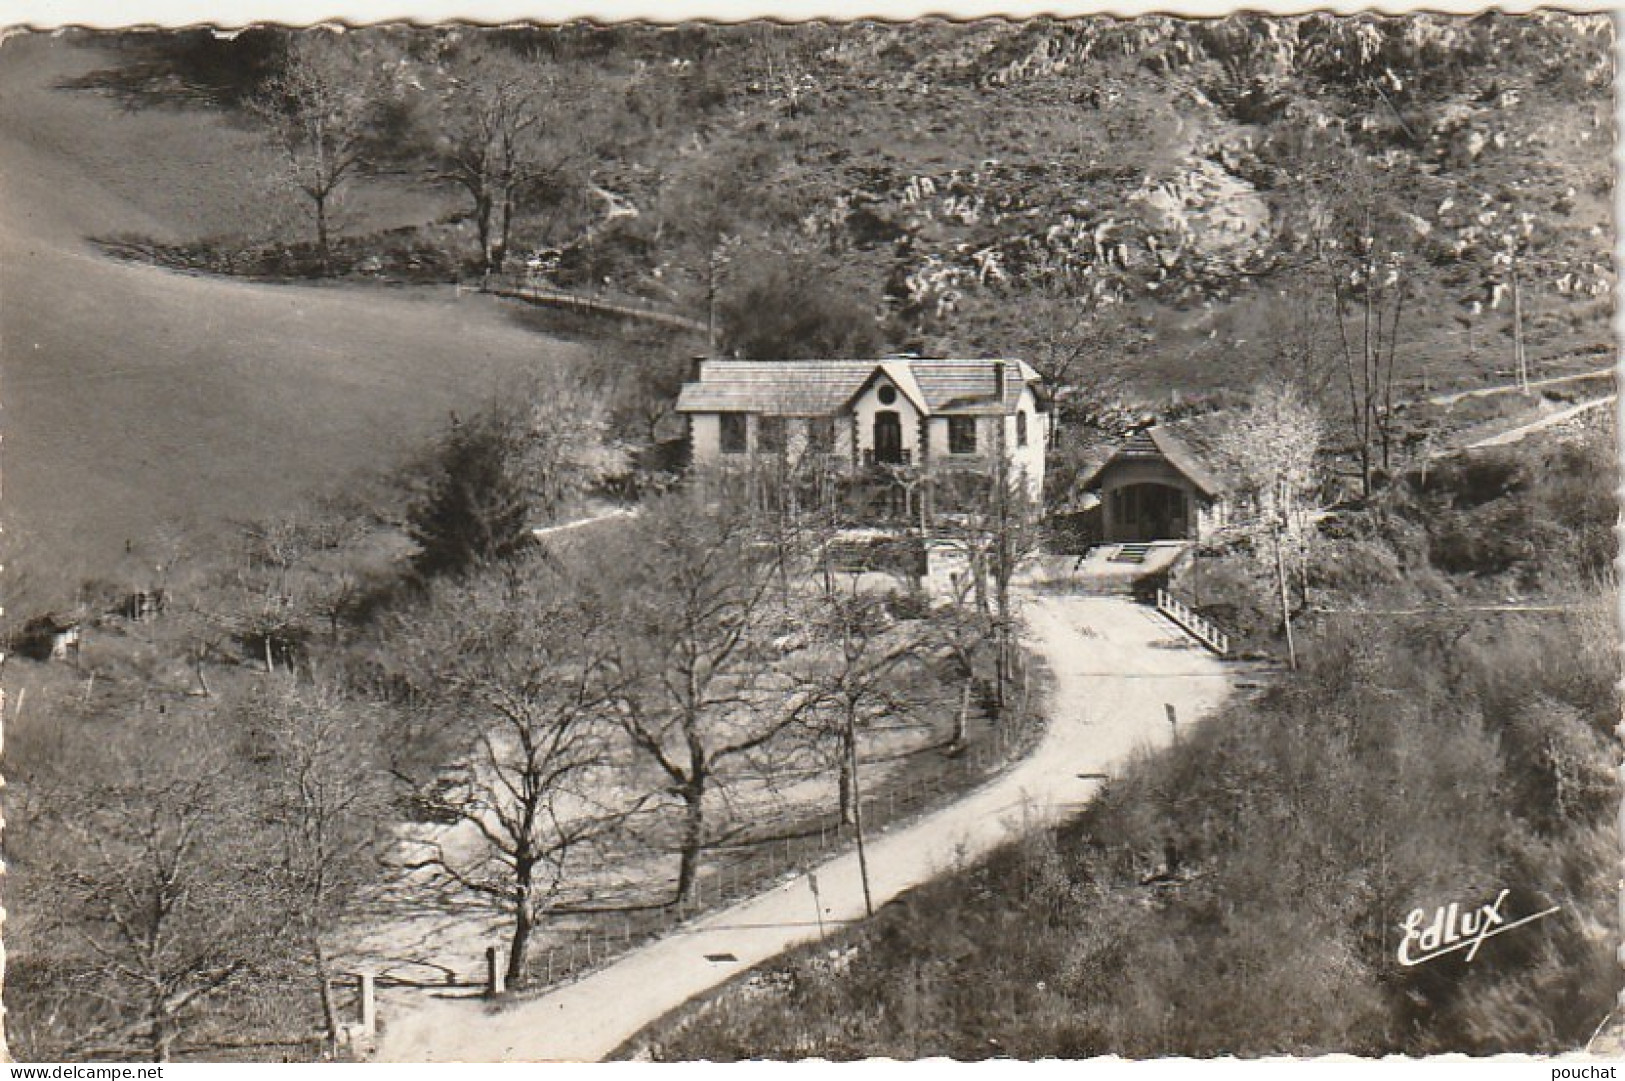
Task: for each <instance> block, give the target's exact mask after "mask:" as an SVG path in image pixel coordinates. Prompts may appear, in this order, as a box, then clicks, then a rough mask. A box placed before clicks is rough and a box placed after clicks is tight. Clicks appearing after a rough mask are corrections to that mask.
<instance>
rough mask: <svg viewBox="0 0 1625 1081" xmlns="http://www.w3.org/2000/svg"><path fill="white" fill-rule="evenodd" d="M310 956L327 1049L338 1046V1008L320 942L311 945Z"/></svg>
mask: <svg viewBox="0 0 1625 1081" xmlns="http://www.w3.org/2000/svg"><path fill="white" fill-rule="evenodd" d="M310 956H311V960H312V962H314V964H315V966H316V991H317V994H319V995H320V996H321V1001H322V1024H323V1025H324V1026H325V1027H326V1028H327V1049H328V1053H329V1054H331V1053H332V1051H333V1049H334V1048H336V1047H338V1045H339V1008H338V1004H337V1003H336V1002H334V1001H333V974H332V973H331V972H329V971H328V968H327V951H326V950H324V949H322V944H321V942H320V941H316V942H312V943H311V950H310Z"/></svg>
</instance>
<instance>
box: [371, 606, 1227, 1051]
mask: <svg viewBox="0 0 1625 1081" xmlns="http://www.w3.org/2000/svg"><path fill="white" fill-rule="evenodd" d="M1025 617H1026V620H1027V623H1028V626H1029V628H1030V636H1031V640H1032V642H1033V644H1034V645H1035V646H1036V647H1037V648H1038V649H1039V650H1040V651H1041V652H1042V654H1043V656H1044V658H1045V660H1046V662H1047V663H1048V665H1049V666H1050V668H1051V670H1052V671H1053V673H1054V677H1055V685H1054V700H1053V701H1052V702H1051V703H1050V710H1051V712H1050V724H1049V728H1048V730H1047V732H1046V734H1045V736H1044V739H1043V740H1042V742H1041V743H1040V744H1039V746H1038V747H1037V748H1036V749H1035V750H1034V752H1033V753H1032V755H1031V756H1030V757H1029V758H1027V759H1025V760H1024V761H1022V762H1021V763H1020V764H1018V765H1017V766H1015V767H1014V768H1012V769H1010V770H1009V771H1008V772H1006V773H1005V774H1003V775H1001V776H999V777H997V778H995V779H994V780H992V781H990V782H989V783H988V784H986V785H984V786H983V787H981V788H980V789H978V790H976V791H975V792H972V793H971V794H969V795H968V796H966V797H965V798H964V799H962V800H960V801H958V802H957V803H954V804H953V805H951V806H949V807H947V808H944V809H943V810H941V811H938V812H936V813H934V814H931V815H929V816H927V817H925V818H923V819H921V820H920V821H918V822H915V823H913V824H911V825H909V826H906V827H903V828H901V829H897V830H895V831H893V832H891V833H888V834H884V835H882V836H880V837H878V838H876V839H875V840H874V841H873V843H872V844H871V845H870V846H869V865H870V872H871V880H872V884H873V888H874V895H875V903H876V904H877V905H879V904H884V903H885V902H887V901H889V900H891V899H892V898H893V897H895V896H897V895H898V894H899V893H901V892H902V891H904V890H906V889H908V888H910V887H912V886H915V885H918V884H920V883H922V882H925V881H926V880H928V879H929V878H931V877H933V876H935V875H937V874H940V873H942V872H944V871H947V870H950V869H952V868H953V867H954V866H955V865H956V864H957V863H960V862H962V861H964V860H966V859H971V858H974V857H975V856H977V855H978V854H980V853H983V852H986V851H988V850H989V849H991V848H993V847H994V846H995V845H997V844H998V843H999V842H1001V841H1003V840H1005V839H1007V838H1009V837H1011V836H1012V835H1013V834H1014V833H1015V832H1016V831H1018V830H1019V829H1020V828H1021V827H1022V825H1023V823H1024V821H1025V822H1026V823H1028V824H1030V823H1031V822H1032V819H1033V817H1034V816H1039V817H1048V816H1053V815H1055V814H1057V813H1059V812H1062V811H1065V810H1066V809H1068V808H1073V807H1076V806H1078V805H1080V804H1082V803H1084V802H1086V801H1087V800H1089V799H1090V798H1091V797H1092V796H1093V795H1094V793H1095V791H1096V790H1097V788H1098V786H1099V784H1100V780H1099V775H1100V774H1103V773H1107V772H1109V771H1111V770H1113V769H1115V768H1118V767H1120V766H1121V765H1122V763H1123V762H1124V761H1125V760H1126V759H1128V758H1129V757H1130V756H1131V755H1132V754H1133V753H1134V751H1135V750H1136V749H1138V748H1142V747H1154V746H1158V745H1161V744H1162V743H1164V742H1166V741H1167V740H1168V739H1169V738H1170V734H1171V733H1170V729H1169V725H1168V721H1167V716H1166V711H1165V707H1166V706H1167V705H1170V704H1171V705H1173V706H1174V707H1175V708H1176V710H1177V711H1178V716H1179V718H1180V719H1181V721H1182V722H1183V723H1189V722H1190V721H1191V720H1194V719H1195V718H1197V717H1199V716H1201V715H1202V714H1203V713H1205V712H1207V711H1208V710H1210V709H1212V708H1213V707H1214V706H1215V705H1217V704H1218V703H1219V702H1220V701H1221V700H1222V699H1223V697H1224V696H1225V694H1226V693H1227V691H1228V689H1229V686H1230V679H1231V675H1232V671H1233V669H1230V668H1228V667H1227V666H1226V665H1224V664H1222V663H1221V662H1219V661H1218V660H1217V659H1216V658H1214V657H1213V656H1212V655H1211V654H1209V653H1207V652H1206V651H1204V650H1202V649H1201V648H1200V647H1198V646H1196V645H1195V644H1194V643H1192V642H1191V641H1190V640H1189V639H1188V638H1186V637H1184V635H1183V634H1181V632H1179V631H1178V630H1177V629H1176V628H1175V627H1174V626H1173V624H1171V623H1169V622H1168V621H1167V620H1166V619H1165V618H1163V617H1162V616H1161V615H1159V614H1158V613H1157V612H1156V611H1154V610H1152V609H1150V608H1146V607H1144V606H1141V605H1137V604H1134V603H1133V602H1131V601H1129V600H1126V599H1122V598H1117V597H1061V596H1047V597H1036V596H1035V597H1029V598H1028V599H1027V600H1026V603H1025ZM814 874H815V875H816V877H817V880H818V885H819V896H820V898H821V900H822V909H823V911H822V922H823V925H824V926H825V927H834V926H838V925H839V924H841V923H842V922H845V921H850V920H854V919H858V918H861V917H862V915H863V894H862V888H861V885H860V882H859V878H858V867H857V857H856V856H855V855H852V854H848V855H845V856H842V857H839V858H836V859H834V860H831V861H830V862H828V863H826V864H824V865H823V866H820V867H818V868H817V869H816V870H815V872H814ZM819 916H820V913H819V912H818V911H817V909H815V907H814V900H813V894H812V891H811V888H810V883H809V880H808V876H806V875H798V876H796V877H795V878H793V879H789V880H787V881H785V882H783V883H782V884H780V885H779V886H777V887H775V888H774V889H771V890H769V891H767V892H765V893H762V894H759V895H758V896H756V897H755V898H752V899H750V900H748V901H744V902H741V903H739V904H737V905H734V906H733V907H731V908H729V909H726V910H724V911H721V912H718V913H714V914H712V915H711V916H709V917H707V918H705V919H702V920H699V921H697V922H696V923H694V924H692V925H690V926H688V927H685V928H682V929H680V930H678V931H677V932H674V933H673V934H672V935H670V936H668V937H667V938H665V939H663V940H661V941H659V942H655V943H652V944H650V945H649V946H646V947H644V948H642V949H639V950H636V951H634V952H633V953H631V954H628V955H626V956H625V957H623V958H621V959H620V960H618V961H616V962H614V963H612V964H611V965H609V966H608V967H606V968H604V969H601V970H600V971H598V972H596V973H594V974H593V975H591V976H589V977H587V978H586V979H584V980H582V981H580V982H579V983H575V984H571V985H568V986H566V987H563V988H560V989H558V990H556V991H553V992H551V993H549V994H546V995H544V996H542V997H540V998H536V999H532V1000H530V1001H527V1002H523V1003H520V1004H518V1005H515V1006H512V1007H510V1008H508V1009H505V1010H503V1011H501V1012H497V1013H490V1012H488V1011H487V1009H486V1007H485V1005H484V1004H483V1003H482V1002H480V1001H477V1000H476V1001H470V1000H461V1001H458V1000H449V999H443V1000H429V1001H426V1002H425V1003H424V1004H423V1006H422V1008H420V1009H418V1010H417V1011H416V1012H413V1013H410V1014H407V1015H405V1016H398V1017H386V1018H385V1019H384V1022H385V1026H386V1028H385V1031H384V1034H383V1038H382V1042H381V1046H380V1048H379V1053H378V1058H379V1059H381V1060H383V1061H395V1062H408V1061H418V1062H422V1061H433V1062H451V1061H468V1062H490V1061H596V1060H598V1059H602V1058H603V1057H604V1056H606V1055H608V1054H609V1053H610V1052H612V1051H613V1050H614V1049H615V1048H616V1047H618V1046H619V1045H620V1044H621V1043H623V1042H624V1041H625V1040H627V1039H628V1038H630V1037H631V1036H632V1035H634V1034H635V1033H637V1032H638V1031H639V1030H640V1029H642V1028H643V1027H644V1026H645V1025H647V1024H648V1023H650V1022H652V1021H654V1020H656V1019H658V1018H659V1017H661V1016H663V1015H665V1014H666V1013H667V1012H669V1011H670V1010H672V1009H674V1008H675V1007H677V1006H679V1005H681V1004H682V1003H684V1002H685V1001H687V1000H688V999H690V998H692V997H693V996H695V995H697V994H700V993H702V992H704V991H706V990H709V989H710V988H712V987H715V986H716V985H717V984H719V983H721V982H723V981H724V980H726V979H727V978H728V977H730V976H732V975H734V974H736V973H738V972H740V971H743V970H744V969H746V968H749V967H750V966H752V965H755V964H758V963H760V962H762V961H764V960H766V959H768V958H770V957H772V956H774V955H775V954H778V953H780V952H782V951H784V950H785V949H788V948H789V947H791V946H793V945H796V944H798V943H801V942H805V941H808V940H811V939H813V938H816V937H817V935H818V934H819ZM708 956H709V957H716V958H724V959H723V960H711V959H708Z"/></svg>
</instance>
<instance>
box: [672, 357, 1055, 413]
mask: <svg viewBox="0 0 1625 1081" xmlns="http://www.w3.org/2000/svg"><path fill="white" fill-rule="evenodd" d="M995 363H996V362H995V361H993V360H916V359H891V360H779V361H758V360H708V361H705V362H704V363H703V364H702V365H701V367H700V378H699V380H698V381H697V382H692V383H685V384H684V385H683V390H682V393H681V394H680V395H679V396H678V398H677V411H678V412H679V413H718V412H744V413H762V414H767V415H770V416H789V417H816V416H828V415H829V414H832V413H837V412H839V411H840V410H841V408H842V407H843V406H845V405H846V404H847V402H849V401H851V400H852V398H853V397H854V396H855V395H856V394H857V393H858V392H859V391H861V390H862V389H863V388H864V386H865V385H866V384H867V383H868V382H869V380H870V377H871V376H873V375H874V374H875V373H876V372H877V371H881V372H884V373H885V374H886V375H887V376H888V377H889V378H890V379H891V381H892V382H893V383H895V384H896V385H897V388H898V390H900V391H901V392H902V393H903V395H904V396H905V397H907V398H909V399H910V400H911V401H913V402H914V404H915V405H916V406H917V407H919V408H920V410H921V411H922V412H924V413H926V414H928V415H950V414H961V415H964V414H991V413H998V412H1001V411H1002V412H1005V413H1013V412H1015V410H1016V407H1017V406H1018V405H1019V404H1020V401H1021V388H1022V386H1023V384H1025V383H1036V382H1037V381H1038V373H1037V372H1035V371H1033V369H1032V368H1031V366H1029V365H1028V364H1027V363H1026V362H1025V361H1020V360H1009V361H1005V362H1004V363H1005V365H1006V368H1005V389H1004V401H1003V402H1002V403H1000V402H997V401H995V400H994V398H993V391H994V383H995V379H994V364H995Z"/></svg>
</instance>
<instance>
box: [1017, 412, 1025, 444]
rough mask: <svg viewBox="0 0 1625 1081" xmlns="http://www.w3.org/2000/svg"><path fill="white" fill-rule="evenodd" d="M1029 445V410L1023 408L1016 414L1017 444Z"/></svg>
mask: <svg viewBox="0 0 1625 1081" xmlns="http://www.w3.org/2000/svg"><path fill="white" fill-rule="evenodd" d="M1026 445H1027V411H1026V410H1025V409H1023V410H1021V411H1020V412H1018V413H1017V414H1016V446H1018V447H1025V446H1026Z"/></svg>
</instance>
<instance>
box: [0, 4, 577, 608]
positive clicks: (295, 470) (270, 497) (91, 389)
mask: <svg viewBox="0 0 1625 1081" xmlns="http://www.w3.org/2000/svg"><path fill="white" fill-rule="evenodd" d="M113 59H114V57H113V56H112V55H110V54H107V53H105V52H103V51H101V50H92V49H86V48H82V47H79V46H75V45H73V44H71V43H69V42H68V41H66V40H60V39H51V38H47V37H43V36H24V37H18V38H13V39H10V40H7V41H6V42H5V43H4V44H3V45H0V203H3V205H4V206H5V214H4V217H3V218H0V363H3V366H4V370H3V374H4V381H3V384H0V391H3V393H4V404H5V443H4V454H5V457H4V471H5V497H4V499H5V501H4V518H5V527H6V540H7V544H8V546H10V548H11V555H12V560H10V561H9V562H13V563H14V565H15V564H20V565H21V569H23V570H24V571H25V572H26V573H30V574H32V575H33V576H35V577H45V576H49V577H51V578H53V579H55V581H53V583H52V585H53V586H54V587H58V588H59V587H60V586H61V585H62V584H63V583H64V582H65V583H67V584H69V585H72V584H77V582H78V581H79V580H80V579H81V578H82V577H83V576H85V575H89V574H101V575H107V574H109V573H110V572H111V568H112V564H113V563H114V562H115V561H116V560H118V559H119V558H120V557H121V556H122V555H123V552H124V546H125V542H126V541H133V542H135V544H136V545H137V546H140V545H141V544H143V543H144V542H146V541H148V540H149V539H151V537H152V535H153V533H154V532H155V531H156V530H159V529H160V528H169V527H180V528H182V529H184V530H186V531H187V532H188V534H189V535H190V536H192V537H193V538H195V541H196V542H197V543H205V542H207V540H209V539H211V538H212V537H217V536H218V535H219V534H220V533H221V532H223V531H224V530H226V529H228V528H230V523H231V522H232V521H234V520H240V519H252V518H259V517H270V516H275V515H278V514H281V513H286V512H288V511H290V510H292V509H294V508H295V507H297V506H298V505H299V503H300V502H302V501H303V500H305V499H306V498H308V497H309V496H310V495H311V494H312V493H314V492H317V491H321V490H324V489H335V488H340V487H342V486H343V485H344V484H345V482H346V481H347V480H349V479H351V478H354V477H355V476H357V475H360V474H365V473H367V472H369V471H373V470H378V469H381V468H385V467H389V466H392V465H394V464H395V463H396V462H397V461H398V460H399V459H400V458H401V457H402V456H403V455H404V454H406V453H408V452H409V451H411V450H412V449H415V448H416V447H418V446H420V445H422V443H423V442H424V441H425V439H426V438H427V437H428V436H429V435H430V434H431V433H433V432H434V431H435V430H436V429H438V428H439V426H440V425H442V424H443V423H444V422H445V419H446V417H447V414H448V411H450V410H452V409H465V410H466V409H469V408H471V407H474V406H476V405H477V404H478V403H479V402H481V401H482V400H484V399H485V398H487V397H489V396H491V395H492V394H494V393H496V392H497V391H498V390H500V389H502V388H505V387H509V386H512V385H513V384H514V383H515V382H516V381H517V380H518V379H520V378H522V377H523V375H524V373H526V372H528V371H530V370H533V369H535V368H536V367H538V366H543V365H552V364H557V363H560V362H562V361H564V360H566V359H568V357H569V356H570V355H572V352H573V350H574V347H573V346H569V345H566V344H564V343H561V342H557V341H553V340H550V339H548V338H545V337H543V336H541V335H538V334H536V333H534V332H531V331H527V330H524V329H522V328H520V327H519V326H518V325H517V324H515V323H513V322H512V321H510V320H509V318H508V317H507V316H506V315H505V314H504V312H503V309H502V308H501V306H500V304H499V302H497V301H494V300H492V299H491V298H488V297H480V296H470V295H462V296H458V295H456V294H455V293H454V292H453V290H451V289H450V288H449V287H448V288H445V289H429V290H425V289H388V288H385V287H376V288H356V287H344V288H339V287H330V288H322V287H311V286H281V285H264V284H255V283H249V282H242V281H229V280H222V279H217V278H208V277H201V276H192V275H187V274H179V273H172V272H169V271H165V270H159V269H155V268H151V267H146V266H137V265H131V264H127V263H122V262H118V261H116V260H113V259H111V258H108V257H106V256H104V255H103V254H101V252H100V251H99V250H98V249H97V248H95V247H94V246H93V245H92V244H90V243H89V240H88V238H91V237H109V236H113V235H116V234H120V233H139V234H143V235H148V236H154V237H157V238H160V239H165V240H175V239H182V238H187V239H195V238H197V237H200V236H204V235H207V234H208V233H209V232H210V231H223V230H227V229H230V228H233V227H234V226H235V227H239V228H247V227H249V226H250V225H252V224H253V222H252V216H253V215H255V214H256V213H258V212H259V211H260V208H259V207H258V206H256V205H255V203H254V200H253V198H252V189H253V182H254V180H255V178H254V177H251V176H245V175H243V174H244V172H245V171H248V170H246V169H245V162H246V161H248V160H250V156H251V154H252V153H253V151H254V148H255V147H256V146H258V141H257V136H256V135H255V134H254V133H253V132H252V131H249V130H245V129H243V128H241V127H239V126H236V125H234V124H233V123H231V122H230V121H229V119H228V118H226V117H225V116H224V115H222V114H218V113H214V112H210V111H207V110H200V109H192V108H187V109H182V108H176V107H155V108H144V109H139V110H135V111H125V110H123V109H122V107H121V106H120V104H119V103H118V102H117V101H116V100H115V99H112V98H108V97H105V96H102V95H98V94H95V93H92V92H90V91H86V90H79V89H64V88H63V86H62V84H63V82H64V81H65V80H67V79H70V78H72V77H74V76H77V75H80V74H83V72H84V71H86V70H88V69H92V68H95V67H98V66H106V65H107V64H109V63H111V62H112V61H113ZM389 198H390V200H392V201H390V202H389V203H388V205H381V204H380V203H379V200H380V199H382V196H379V197H377V198H375V200H374V204H375V205H373V206H372V207H371V208H370V209H369V210H368V215H369V216H368V219H367V220H368V222H369V224H377V223H379V222H386V223H387V222H389V221H394V220H401V219H405V218H409V217H410V216H411V215H412V214H415V213H420V212H421V211H422V207H421V206H419V205H418V204H417V203H415V202H414V200H415V199H416V198H417V197H416V195H415V194H414V192H413V191H411V190H405V191H403V192H397V193H394V194H393V195H390V196H389ZM234 200H235V201H234ZM356 213H360V210H359V209H358V210H357V211H356ZM234 214H235V215H239V216H241V218H242V219H243V220H241V221H233V220H232V219H233V215H234ZM11 569H13V568H10V567H8V570H11ZM13 588H15V581H14V584H13ZM54 592H56V590H53V593H54ZM14 599H15V598H14Z"/></svg>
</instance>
